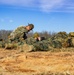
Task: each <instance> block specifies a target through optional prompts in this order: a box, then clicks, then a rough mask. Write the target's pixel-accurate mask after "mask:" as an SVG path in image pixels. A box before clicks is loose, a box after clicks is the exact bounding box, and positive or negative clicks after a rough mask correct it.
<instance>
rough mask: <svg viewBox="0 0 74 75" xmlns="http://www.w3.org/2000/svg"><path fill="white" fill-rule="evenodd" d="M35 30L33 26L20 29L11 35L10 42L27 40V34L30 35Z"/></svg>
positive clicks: (29, 25)
mask: <svg viewBox="0 0 74 75" xmlns="http://www.w3.org/2000/svg"><path fill="white" fill-rule="evenodd" d="M33 28H34V25H33V24H28V25H27V26H20V27H18V28H17V29H15V30H14V31H13V32H12V33H11V34H10V40H17V39H19V40H20V39H26V38H27V36H26V33H28V32H29V31H30V30H32V29H33Z"/></svg>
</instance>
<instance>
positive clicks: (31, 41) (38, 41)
mask: <svg viewBox="0 0 74 75" xmlns="http://www.w3.org/2000/svg"><path fill="white" fill-rule="evenodd" d="M26 43H27V44H28V45H31V46H32V49H31V51H47V50H49V44H50V43H49V42H48V40H47V39H45V37H40V35H39V33H37V32H35V33H34V34H33V37H30V38H28V39H26Z"/></svg>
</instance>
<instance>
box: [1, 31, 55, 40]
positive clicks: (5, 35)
mask: <svg viewBox="0 0 74 75" xmlns="http://www.w3.org/2000/svg"><path fill="white" fill-rule="evenodd" d="M11 32H12V30H0V39H4V40H6V39H8V36H9V35H10V33H11ZM38 33H39V35H40V36H41V37H45V38H49V37H52V36H53V35H55V34H56V33H55V32H47V31H42V32H38ZM33 34H34V32H29V33H28V34H27V36H28V37H32V36H33Z"/></svg>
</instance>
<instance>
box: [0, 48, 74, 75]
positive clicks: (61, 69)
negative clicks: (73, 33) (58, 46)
mask: <svg viewBox="0 0 74 75" xmlns="http://www.w3.org/2000/svg"><path fill="white" fill-rule="evenodd" d="M73 49H74V48H73ZM0 75H74V52H62V50H61V52H50V51H48V52H28V53H25V52H19V51H18V50H4V49H0Z"/></svg>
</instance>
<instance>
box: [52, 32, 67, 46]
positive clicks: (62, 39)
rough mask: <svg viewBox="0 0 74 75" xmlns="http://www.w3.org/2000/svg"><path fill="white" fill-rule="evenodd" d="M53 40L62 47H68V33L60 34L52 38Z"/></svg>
mask: <svg viewBox="0 0 74 75" xmlns="http://www.w3.org/2000/svg"><path fill="white" fill-rule="evenodd" d="M52 39H53V40H55V41H56V42H58V43H61V47H68V43H67V40H68V34H67V33H66V32H58V33H57V34H56V35H55V36H53V37H52ZM56 46H57V45H56Z"/></svg>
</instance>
